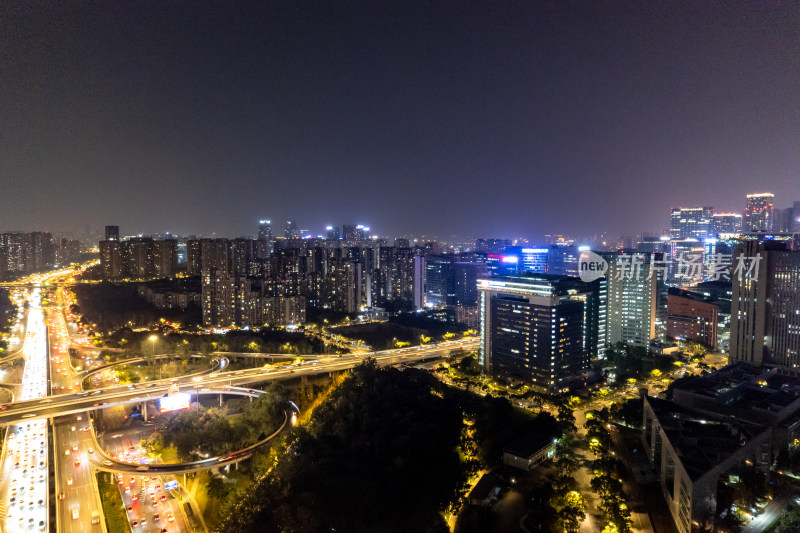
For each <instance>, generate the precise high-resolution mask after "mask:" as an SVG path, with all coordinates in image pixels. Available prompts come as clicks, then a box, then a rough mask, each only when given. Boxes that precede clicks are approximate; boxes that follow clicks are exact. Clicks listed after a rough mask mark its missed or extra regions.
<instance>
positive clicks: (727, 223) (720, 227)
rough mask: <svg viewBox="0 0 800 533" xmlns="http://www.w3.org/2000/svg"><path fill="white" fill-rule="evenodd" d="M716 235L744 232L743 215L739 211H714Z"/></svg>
mask: <svg viewBox="0 0 800 533" xmlns="http://www.w3.org/2000/svg"><path fill="white" fill-rule="evenodd" d="M713 224H714V234H715V235H737V234H739V233H741V232H742V215H740V214H739V213H714V216H713Z"/></svg>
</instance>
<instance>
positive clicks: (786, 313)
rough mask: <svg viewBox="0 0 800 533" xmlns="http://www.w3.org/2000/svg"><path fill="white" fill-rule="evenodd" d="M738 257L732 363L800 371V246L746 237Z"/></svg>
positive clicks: (735, 273) (733, 276) (733, 312)
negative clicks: (791, 249)
mask: <svg viewBox="0 0 800 533" xmlns="http://www.w3.org/2000/svg"><path fill="white" fill-rule="evenodd" d="M740 255H742V257H743V258H745V260H744V261H742V262H741V268H740V266H739V260H738V258H739V256H740ZM734 261H735V263H734V271H733V272H732V275H731V278H732V282H733V301H732V305H731V340H730V344H731V349H730V362H731V363H733V362H736V361H744V362H746V363H749V364H752V365H755V366H764V365H767V366H774V367H777V368H778V369H779V370H781V371H785V372H789V373H794V374H796V373H798V372H800V251H789V250H788V249H787V247H786V244H785V243H783V242H776V241H764V242H758V241H756V240H748V241H745V242H743V243H742V244H740V245H739V246H738V247H737V249H736V253H735V254H734Z"/></svg>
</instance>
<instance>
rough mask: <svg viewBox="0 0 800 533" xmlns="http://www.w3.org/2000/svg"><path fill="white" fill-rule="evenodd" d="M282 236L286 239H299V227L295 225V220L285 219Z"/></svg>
mask: <svg viewBox="0 0 800 533" xmlns="http://www.w3.org/2000/svg"><path fill="white" fill-rule="evenodd" d="M283 236H284V237H286V238H287V239H299V238H300V229H299V228H298V227H297V222H295V221H294V220H287V221H286V226H284V228H283Z"/></svg>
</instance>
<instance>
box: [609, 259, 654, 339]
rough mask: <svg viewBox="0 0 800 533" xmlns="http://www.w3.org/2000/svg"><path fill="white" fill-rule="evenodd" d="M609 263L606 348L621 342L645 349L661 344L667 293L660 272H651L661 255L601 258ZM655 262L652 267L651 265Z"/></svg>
mask: <svg viewBox="0 0 800 533" xmlns="http://www.w3.org/2000/svg"><path fill="white" fill-rule="evenodd" d="M602 255H603V257H604V258H605V259H606V261H607V262H608V271H607V272H606V280H607V282H608V322H607V327H608V334H607V342H608V344H609V345H614V344H616V343H619V342H622V343H624V344H627V345H631V346H640V347H647V346H649V345H650V341H652V340H654V339H657V340H664V336H665V334H666V318H667V291H666V285H665V284H664V275H663V271H661V270H658V269H653V270H652V272H654V273H655V274H654V275H652V276H651V275H650V273H651V270H650V265H651V264H656V265H658V264H659V263H658V262H659V261H663V254H639V253H636V254H602ZM653 261H655V263H653Z"/></svg>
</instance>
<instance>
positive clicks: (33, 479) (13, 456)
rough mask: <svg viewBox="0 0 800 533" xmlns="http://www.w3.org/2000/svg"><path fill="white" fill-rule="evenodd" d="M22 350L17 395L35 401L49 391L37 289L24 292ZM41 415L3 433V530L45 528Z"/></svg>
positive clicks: (0, 472) (44, 448) (44, 445)
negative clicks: (21, 372)
mask: <svg viewBox="0 0 800 533" xmlns="http://www.w3.org/2000/svg"><path fill="white" fill-rule="evenodd" d="M27 302H28V311H27V328H26V333H25V337H24V344H23V346H22V350H23V352H24V357H25V361H26V364H25V370H24V372H23V374H22V385H21V387H20V390H18V392H17V394H16V398H18V399H20V400H22V401H37V400H36V399H38V398H42V397H44V396H45V395H46V394H47V333H46V332H47V329H46V327H45V323H44V313H43V311H42V308H41V305H40V290H39V289H38V288H34V289H32V290H31V291H30V294H29V296H28V300H27ZM47 452H48V449H47V427H46V421H45V420H31V421H24V422H20V423H18V424H15V425H12V426H11V427H9V428H8V431H7V432H6V440H5V445H4V446H3V454H2V465H0V478H1V479H3V481H4V482H3V483H2V484H0V518H2V521H3V524H4V527H3V531H5V532H9V533H10V532H16V531H32V530H36V531H44V530H45V529H46V528H47V524H48V502H49V498H48V494H49V490H48V457H47V455H48V454H47Z"/></svg>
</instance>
